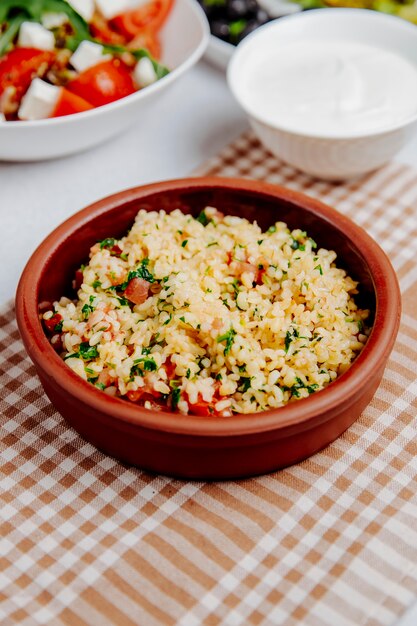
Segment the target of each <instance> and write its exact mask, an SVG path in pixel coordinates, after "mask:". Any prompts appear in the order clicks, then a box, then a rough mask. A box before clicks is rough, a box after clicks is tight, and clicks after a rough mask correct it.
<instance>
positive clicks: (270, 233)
mask: <svg viewBox="0 0 417 626" xmlns="http://www.w3.org/2000/svg"><path fill="white" fill-rule="evenodd" d="M276 232H277V227H276V225H275V224H274V225H273V226H270V227H269V228H268V230H267V231H266V233H267V235H272V234H273V233H276Z"/></svg>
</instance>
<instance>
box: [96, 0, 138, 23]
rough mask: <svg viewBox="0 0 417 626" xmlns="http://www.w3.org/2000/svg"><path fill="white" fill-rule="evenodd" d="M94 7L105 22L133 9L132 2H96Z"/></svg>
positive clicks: (111, 0)
mask: <svg viewBox="0 0 417 626" xmlns="http://www.w3.org/2000/svg"><path fill="white" fill-rule="evenodd" d="M96 6H97V8H98V10H99V11H100V13H101V14H102V15H103V17H105V18H106V20H111V19H112V18H113V17H115V16H116V15H119V14H120V13H124V12H125V11H128V10H129V9H132V8H134V4H133V3H132V0H96Z"/></svg>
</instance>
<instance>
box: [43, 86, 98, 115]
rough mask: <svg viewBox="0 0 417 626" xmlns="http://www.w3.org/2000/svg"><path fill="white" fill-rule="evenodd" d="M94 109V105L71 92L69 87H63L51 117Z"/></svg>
mask: <svg viewBox="0 0 417 626" xmlns="http://www.w3.org/2000/svg"><path fill="white" fill-rule="evenodd" d="M90 109H94V107H93V105H92V104H90V103H89V102H87V100H84V98H80V96H77V95H76V94H75V93H71V92H70V91H68V89H64V88H63V87H62V88H61V92H60V94H59V98H58V102H57V104H56V107H55V109H54V110H53V112H52V115H51V117H63V116H64V115H73V114H74V113H82V112H83V111H89V110H90Z"/></svg>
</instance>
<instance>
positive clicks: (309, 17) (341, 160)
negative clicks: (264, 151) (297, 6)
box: [227, 9, 417, 180]
mask: <svg viewBox="0 0 417 626" xmlns="http://www.w3.org/2000/svg"><path fill="white" fill-rule="evenodd" d="M307 38H308V39H309V40H317V41H320V42H323V41H326V40H333V41H334V40H337V39H344V40H350V41H355V42H359V43H364V44H371V45H375V46H376V47H380V48H385V49H389V50H390V51H392V52H396V53H397V54H400V55H402V56H403V57H404V58H405V59H407V60H408V61H410V62H412V63H413V64H415V65H416V66H417V27H416V26H414V25H413V24H410V23H408V22H406V21H404V20H401V19H400V18H397V17H393V16H390V15H385V14H382V13H377V12H374V11H367V10H364V9H318V10H315V11H306V12H303V13H298V14H297V15H291V16H288V17H283V18H281V19H279V20H276V21H274V22H270V23H269V24H266V25H265V26H261V27H260V28H259V29H257V30H256V31H255V32H254V33H252V34H251V35H249V37H247V38H246V39H244V41H243V42H242V43H241V44H239V46H238V47H237V49H236V52H235V54H234V55H233V57H232V60H231V62H230V64H229V67H228V73H227V76H228V83H229V86H230V88H231V90H232V92H233V94H234V96H235V97H236V99H237V101H238V102H239V103H240V105H241V106H242V107H243V109H244V110H245V111H246V113H247V114H248V116H249V120H250V123H251V125H252V127H253V129H254V131H255V133H256V134H257V135H258V137H259V139H260V140H261V141H262V143H263V144H264V145H265V146H266V147H267V148H268V149H269V150H270V151H271V152H272V153H273V154H274V155H276V156H277V157H279V158H280V159H282V160H284V161H286V162H287V163H289V164H290V165H293V166H294V167H296V168H298V169H300V170H302V171H304V172H306V173H308V174H311V175H313V176H317V177H319V178H324V179H328V180H339V179H346V178H351V177H354V176H358V175H360V174H364V173H365V172H369V171H372V170H374V169H376V168H378V167H380V166H381V165H383V164H384V163H386V162H387V161H389V160H390V159H391V158H392V157H393V156H394V155H395V154H396V153H397V152H398V151H399V150H400V149H401V148H402V147H403V146H404V144H405V143H406V142H407V141H408V140H409V139H410V138H411V136H412V134H413V132H414V131H415V130H416V128H417V110H416V112H415V114H414V115H413V116H412V117H411V118H409V119H406V120H404V121H403V122H402V123H400V124H397V125H395V126H392V127H390V128H383V129H381V130H378V131H372V132H369V133H362V134H356V135H349V136H346V135H345V136H344V134H343V129H341V132H340V134H338V135H332V136H327V137H323V136H320V135H318V134H314V132H313V131H312V132H311V133H308V134H307V133H297V132H293V131H291V130H289V129H288V128H285V126H284V125H282V126H280V125H279V124H278V123H277V124H275V125H274V126H272V125H271V124H270V123H266V122H265V121H264V120H263V119H262V117H260V116H256V115H255V114H254V113H253V112H250V111H249V109H248V107H247V106H246V102H245V98H244V92H243V90H242V88H241V87H242V79H243V77H244V75H245V68H246V62H247V59H248V58H249V56H250V55H251V54H253V53H254V52H255V50H256V48H257V47H258V46H259V45H262V46H264V45H265V44H267V45H271V46H272V45H274V42H279V44H285V43H293V42H297V41H302V40H303V39H307Z"/></svg>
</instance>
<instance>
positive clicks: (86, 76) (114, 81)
mask: <svg viewBox="0 0 417 626" xmlns="http://www.w3.org/2000/svg"><path fill="white" fill-rule="evenodd" d="M67 89H69V91H71V92H72V93H75V94H77V96H80V97H81V98H84V100H87V102H90V104H92V105H94V106H96V107H100V106H103V105H104V104H109V103H110V102H114V101H115V100H120V98H124V97H126V96H129V95H130V94H132V93H135V91H136V90H135V85H134V83H133V78H132V75H131V73H130V71H129V69H128V68H127V66H126V65H125V64H124V63H123V62H122V61H121V60H120V59H112V60H111V61H103V62H102V63H98V64H97V65H94V66H93V67H90V68H88V69H87V70H85V71H84V72H81V74H80V75H79V76H78V77H77V78H75V79H74V80H72V81H70V82H69V83H68V84H67Z"/></svg>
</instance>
